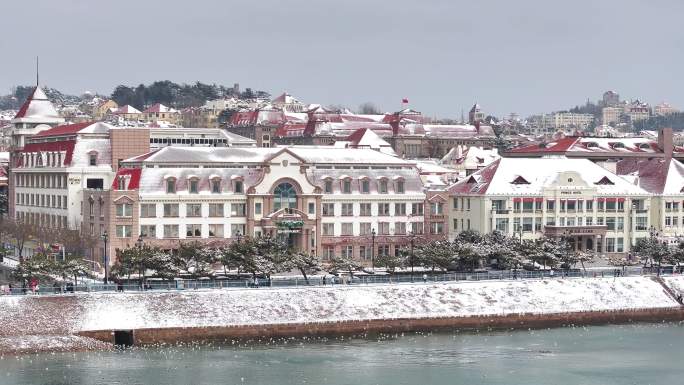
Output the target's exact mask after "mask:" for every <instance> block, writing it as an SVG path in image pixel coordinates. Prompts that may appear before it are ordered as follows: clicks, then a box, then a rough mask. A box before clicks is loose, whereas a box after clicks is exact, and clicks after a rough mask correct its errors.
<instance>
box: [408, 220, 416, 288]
mask: <svg viewBox="0 0 684 385" xmlns="http://www.w3.org/2000/svg"><path fill="white" fill-rule="evenodd" d="M409 237H411V255H409V262H410V263H411V282H413V246H414V244H415V238H416V235H415V234H414V233H413V231H410V232H409Z"/></svg>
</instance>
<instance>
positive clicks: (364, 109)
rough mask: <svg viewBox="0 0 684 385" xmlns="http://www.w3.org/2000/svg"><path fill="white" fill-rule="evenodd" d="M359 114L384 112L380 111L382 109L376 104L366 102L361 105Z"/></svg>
mask: <svg viewBox="0 0 684 385" xmlns="http://www.w3.org/2000/svg"><path fill="white" fill-rule="evenodd" d="M359 114H366V115H380V114H382V112H380V109H379V108H378V106H376V105H375V104H373V103H371V102H365V103H361V105H359Z"/></svg>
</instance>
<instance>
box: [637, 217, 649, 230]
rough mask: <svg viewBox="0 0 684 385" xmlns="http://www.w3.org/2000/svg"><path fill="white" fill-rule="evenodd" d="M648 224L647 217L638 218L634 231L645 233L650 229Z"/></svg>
mask: <svg viewBox="0 0 684 385" xmlns="http://www.w3.org/2000/svg"><path fill="white" fill-rule="evenodd" d="M647 223H648V218H647V217H636V221H635V222H634V229H635V230H637V231H645V230H647V229H648V226H647Z"/></svg>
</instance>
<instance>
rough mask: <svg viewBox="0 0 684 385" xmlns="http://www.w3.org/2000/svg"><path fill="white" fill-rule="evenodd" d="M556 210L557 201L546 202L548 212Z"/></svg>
mask: <svg viewBox="0 0 684 385" xmlns="http://www.w3.org/2000/svg"><path fill="white" fill-rule="evenodd" d="M555 209H556V201H555V200H547V201H546V211H554V210H555Z"/></svg>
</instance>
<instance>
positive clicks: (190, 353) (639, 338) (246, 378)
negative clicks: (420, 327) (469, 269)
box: [0, 324, 684, 385]
mask: <svg viewBox="0 0 684 385" xmlns="http://www.w3.org/2000/svg"><path fill="white" fill-rule="evenodd" d="M683 358H684V326H682V325H681V324H639V325H624V326H601V327H587V328H561V329H550V330H535V331H512V332H489V333H440V334H429V333H423V334H420V333H419V334H415V333H411V334H408V333H407V334H404V335H397V336H388V337H381V338H378V337H376V338H368V339H335V340H329V341H322V340H318V341H315V342H302V341H288V342H287V343H284V342H283V341H279V342H276V343H268V344H266V343H262V344H251V345H247V346H232V345H227V346H226V345H222V346H217V345H214V346H196V347H182V348H181V347H172V348H149V349H135V350H127V351H113V352H89V353H59V354H41V355H25V356H17V357H15V356H5V357H2V358H1V359H0V384H51V385H58V384H60V385H61V384H171V385H176V384H332V385H341V384H392V385H403V384H421V385H427V384H502V385H503V384H506V385H512V384H526V385H530V384H554V385H565V384H568V385H570V384H572V385H578V384H602V385H606V384H608V385H610V384H621V385H622V384H639V385H642V384H668V385H670V384H684V360H683Z"/></svg>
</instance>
